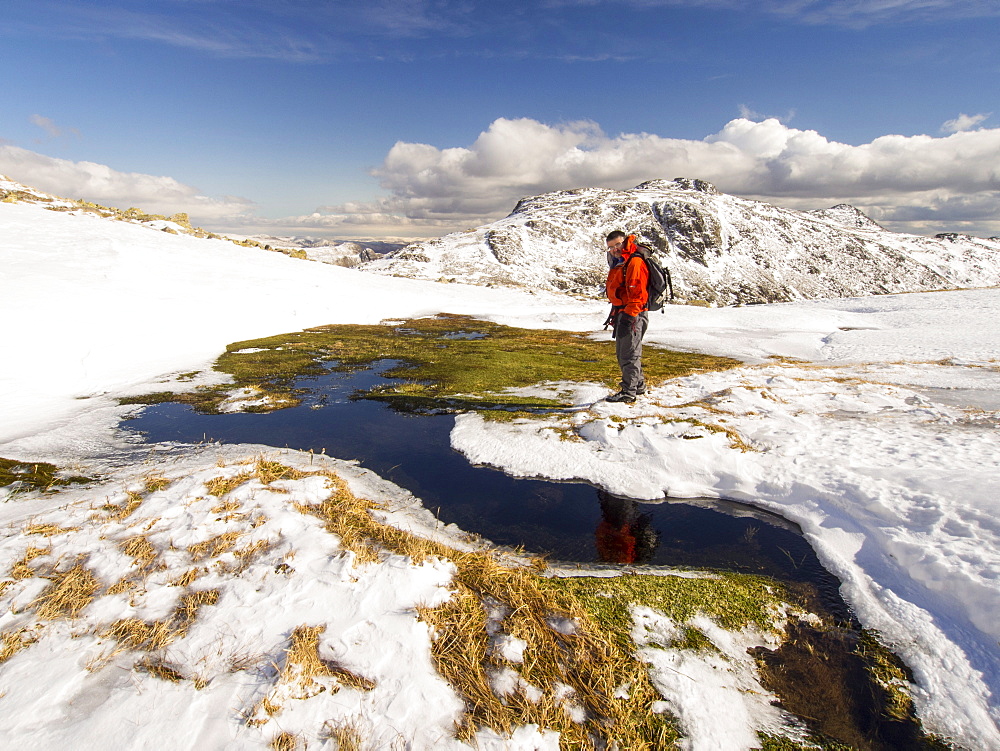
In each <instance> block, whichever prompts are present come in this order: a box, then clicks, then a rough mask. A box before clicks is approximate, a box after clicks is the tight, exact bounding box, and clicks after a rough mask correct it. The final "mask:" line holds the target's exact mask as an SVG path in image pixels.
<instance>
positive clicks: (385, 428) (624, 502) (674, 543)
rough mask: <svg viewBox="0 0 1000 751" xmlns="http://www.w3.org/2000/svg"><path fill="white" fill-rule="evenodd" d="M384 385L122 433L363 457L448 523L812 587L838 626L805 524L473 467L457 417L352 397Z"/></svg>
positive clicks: (746, 509) (345, 387)
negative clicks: (461, 443)
mask: <svg viewBox="0 0 1000 751" xmlns="http://www.w3.org/2000/svg"><path fill="white" fill-rule="evenodd" d="M384 382H385V379H384V378H382V377H381V376H380V375H379V372H378V371H377V370H366V371H357V372H349V373H344V372H337V371H330V372H329V373H327V374H325V375H323V376H320V377H310V378H303V379H301V380H300V381H299V382H298V383H297V384H296V385H297V387H299V388H302V389H306V390H307V392H308V393H307V394H306V396H305V398H304V401H303V403H302V405H301V406H298V407H293V408H289V409H282V410H277V411H274V412H269V413H233V414H220V415H205V414H199V413H198V412H195V411H194V410H193V409H192V408H191V407H190V406H188V405H185V404H179V403H166V404H159V405H155V406H150V407H146V408H144V409H143V410H142V411H141V413H140V414H139V415H137V416H136V417H134V418H133V419H130V420H127V421H126V422H125V423H124V424H123V427H125V428H126V429H128V430H133V431H138V432H141V433H143V434H144V436H145V440H147V441H150V442H161V441H178V442H189V443H195V442H201V441H206V440H207V441H220V442H223V443H262V444H266V445H270V446H278V447H288V448H294V449H301V450H305V451H309V450H312V451H315V452H317V453H320V452H323V453H326V454H328V455H329V456H335V457H337V458H339V459H348V460H350V459H355V460H357V461H358V462H359V463H360V464H361V465H362V466H364V467H366V468H368V469H370V470H372V471H374V472H376V473H377V474H379V475H380V476H382V477H384V478H386V479H388V480H391V481H392V482H394V483H396V484H397V485H400V486H402V487H404V488H406V489H408V490H410V491H411V492H412V493H413V494H414V495H415V496H417V497H418V498H420V499H421V500H422V501H423V504H424V506H425V507H426V508H428V509H430V510H431V511H433V512H434V513H435V514H436V515H437V517H438V518H439V519H440V520H441V521H442V522H443V523H445V524H450V523H454V524H457V525H458V526H459V527H461V528H462V529H463V530H465V531H467V532H472V533H475V534H478V535H481V536H482V537H485V538H487V539H489V540H492V541H493V542H494V543H497V544H498V545H505V546H511V547H523V548H524V549H526V550H527V551H529V552H531V553H538V554H543V555H546V556H547V557H548V558H549V559H550V560H552V561H558V562H565V563H575V564H598V563H613V564H622V565H629V566H641V565H651V566H692V567H703V568H715V569H725V570H730V571H738V572H743V573H755V574H765V575H768V576H772V577H774V578H777V579H780V580H783V581H790V582H803V583H807V584H810V585H812V586H813V587H815V588H816V590H817V593H818V594H819V597H820V599H821V601H822V603H823V605H825V606H826V608H827V609H828V610H829V611H830V612H831V613H832V614H833V615H834V616H835V617H837V618H838V619H841V620H846V619H847V618H848V614H847V611H846V607H845V606H844V604H843V601H842V600H841V598H840V596H839V594H838V591H837V589H838V586H839V582H838V581H837V580H836V578H835V577H833V576H832V575H831V574H829V573H828V572H827V571H826V570H825V569H824V568H823V567H822V566H821V565H820V563H819V561H818V560H817V558H816V555H815V553H814V552H813V550H812V548H811V547H810V546H809V544H808V543H807V542H806V541H805V540H804V539H803V537H802V536H801V534H800V531H799V530H798V528H797V527H796V526H795V525H794V524H792V523H790V522H788V521H786V520H784V519H783V518H781V517H779V516H776V515H773V514H770V513H767V512H764V511H761V510H759V509H755V508H753V507H751V506H747V505H743V504H737V503H732V502H728V501H719V500H713V499H685V500H683V501H681V500H673V499H663V501H661V502H653V503H651V502H639V501H636V500H633V499H629V498H621V497H615V496H611V495H609V494H607V493H605V492H603V491H601V490H599V489H597V488H595V487H593V486H591V485H588V484H584V483H567V482H553V481H547V480H540V479H519V478H514V477H510V476H508V475H506V474H504V473H503V472H501V471H498V470H496V469H492V468H489V467H477V466H473V465H471V464H470V463H469V462H468V461H467V460H466V459H465V457H464V456H463V455H462V454H460V453H458V452H457V451H454V450H453V449H452V448H451V445H450V440H449V435H450V432H451V429H452V427H453V425H454V420H455V418H454V416H453V415H450V414H434V415H427V414H410V413H405V412H399V411H396V410H393V409H392V408H390V407H389V406H387V405H386V404H385V403H382V402H379V401H372V400H366V399H357V398H352V396H355V395H356V394H357V393H358V392H359V391H364V390H367V389H368V388H370V387H371V386H373V385H375V384H376V383H384Z"/></svg>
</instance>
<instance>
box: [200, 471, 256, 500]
mask: <svg viewBox="0 0 1000 751" xmlns="http://www.w3.org/2000/svg"><path fill="white" fill-rule="evenodd" d="M250 477H251V475H250V473H248V472H245V473H242V474H238V475H233V476H231V477H213V478H212V479H210V480H208V481H207V482H206V483H205V489H206V490H208V494H209V495H214V496H216V497H217V498H221V497H222V496H224V495H225V494H226V493H229V492H231V491H233V490H235V489H236V488H238V487H239V486H240V485H242V484H243V483H245V482H246V481H247V480H249V479H250Z"/></svg>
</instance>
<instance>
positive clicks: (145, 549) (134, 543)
mask: <svg viewBox="0 0 1000 751" xmlns="http://www.w3.org/2000/svg"><path fill="white" fill-rule="evenodd" d="M121 550H122V552H123V553H124V554H125V555H127V556H129V557H130V558H134V559H135V565H136V566H138V567H139V569H140V570H142V571H148V570H150V569H152V568H153V566H154V564H155V563H156V558H157V552H156V548H154V547H153V543H151V542H150V541H149V539H148V538H147V537H145V536H144V535H136V536H135V537H130V538H129V539H127V540H125V542H123V543H122V544H121Z"/></svg>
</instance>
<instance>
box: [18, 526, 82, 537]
mask: <svg viewBox="0 0 1000 751" xmlns="http://www.w3.org/2000/svg"><path fill="white" fill-rule="evenodd" d="M78 529H80V528H79V527H60V526H59V525H58V524H29V525H28V526H27V527H25V528H24V534H26V535H41V536H42V537H52V536H53V535H61V534H63V533H64V532H76V531H77V530H78Z"/></svg>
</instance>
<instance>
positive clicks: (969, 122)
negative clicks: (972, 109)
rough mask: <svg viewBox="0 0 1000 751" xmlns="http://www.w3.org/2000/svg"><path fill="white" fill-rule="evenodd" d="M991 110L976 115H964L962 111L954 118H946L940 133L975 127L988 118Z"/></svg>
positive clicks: (956, 131) (961, 130)
mask: <svg viewBox="0 0 1000 751" xmlns="http://www.w3.org/2000/svg"><path fill="white" fill-rule="evenodd" d="M992 114H993V113H992V112H987V113H986V114H978V115H966V114H965V113H964V112H963V113H962V114H960V115H959V116H958V117H956V118H955V119H954V120H948V121H946V122H945V123H944V124H943V125H942V126H941V132H942V133H961V132H963V131H966V130H972V129H973V128H975V127H977V126H978V125H979V124H980V123H981V122H983V121H984V120H988V119H989V117H990V115H992Z"/></svg>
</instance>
